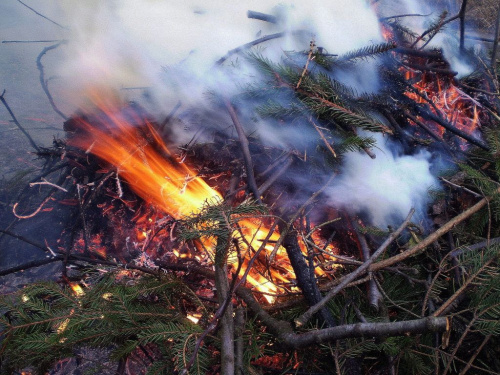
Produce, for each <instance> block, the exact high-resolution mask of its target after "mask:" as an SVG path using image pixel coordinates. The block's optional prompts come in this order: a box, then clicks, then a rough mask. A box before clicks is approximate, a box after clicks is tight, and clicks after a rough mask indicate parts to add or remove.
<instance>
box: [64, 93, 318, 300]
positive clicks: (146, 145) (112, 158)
mask: <svg viewBox="0 0 500 375" xmlns="http://www.w3.org/2000/svg"><path fill="white" fill-rule="evenodd" d="M93 99H94V102H95V103H96V105H97V107H98V109H99V112H100V111H102V113H103V118H104V120H103V121H97V122H101V123H102V124H101V125H96V124H94V123H92V124H91V123H90V122H88V121H85V120H83V119H79V120H78V126H77V131H79V133H78V134H76V135H75V136H74V137H72V138H71V139H70V141H69V142H70V144H72V145H75V146H77V147H79V148H81V149H84V150H87V152H91V153H93V154H95V155H97V156H98V157H100V158H102V159H103V160H105V161H107V162H108V163H110V164H112V165H114V166H115V167H116V168H117V174H118V175H119V176H120V178H122V179H124V180H126V181H127V182H128V184H129V185H130V187H131V189H132V190H133V191H134V192H135V193H136V194H137V195H138V196H140V197H142V198H143V199H144V200H145V201H147V202H148V203H150V204H152V205H154V206H156V207H158V208H160V209H162V210H163V211H164V212H165V213H168V214H169V215H171V216H172V217H174V218H177V219H179V218H181V217H183V216H186V215H190V214H193V213H197V212H199V211H200V208H201V207H202V206H203V205H204V203H205V202H206V201H207V200H212V199H214V198H215V199H222V197H221V195H220V194H219V193H218V192H217V191H216V190H214V189H212V188H211V187H210V186H209V185H208V184H207V183H206V182H205V181H204V180H203V179H201V178H200V177H198V176H197V175H196V173H195V172H194V171H193V170H191V169H190V168H189V167H188V166H187V165H186V164H183V162H182V161H181V160H179V159H178V158H176V156H175V155H174V154H173V153H171V152H170V151H169V149H168V148H167V146H166V145H165V143H164V142H163V140H162V139H161V137H160V135H159V134H158V132H157V131H156V130H155V128H154V125H153V124H152V123H151V122H150V121H148V120H146V119H144V118H140V116H139V115H138V114H137V113H135V112H134V113H133V114H130V113H128V114H127V115H128V116H129V117H128V118H126V116H124V115H123V114H121V113H120V110H119V109H118V108H119V107H117V106H116V104H115V103H113V100H112V99H111V100H107V99H106V98H102V97H100V96H93ZM134 124H140V125H137V126H135V125H134ZM99 126H100V127H99ZM144 127H146V128H144ZM147 220H148V221H151V218H148V219H147ZM144 222H145V220H144V221H143V224H144ZM240 227H241V233H242V235H243V237H244V241H243V242H244V243H248V244H249V245H250V246H251V247H252V248H253V249H257V248H259V247H260V245H261V241H262V239H263V238H265V237H266V236H267V234H268V232H269V229H268V228H263V227H261V226H259V225H258V224H256V223H254V222H253V221H252V220H242V221H240ZM235 235H236V236H238V233H235ZM136 237H137V239H138V240H139V241H147V238H148V232H147V231H145V230H144V229H143V226H142V225H140V226H138V227H137V228H136ZM278 239H279V234H278V233H276V232H275V233H273V235H272V236H271V237H270V241H269V243H268V244H267V246H266V248H265V250H266V251H267V252H268V254H270V253H271V252H272V251H273V248H274V246H273V245H272V244H274V243H276V242H277V240H278ZM204 244H205V245H207V247H212V245H211V244H210V243H209V242H208V241H207V243H205V241H204ZM244 247H245V249H243V250H244V252H247V253H249V252H248V251H246V250H248V249H246V247H247V246H244ZM302 247H303V248H304V246H302ZM212 248H213V247H212ZM174 253H175V254H176V256H177V257H183V256H187V255H186V254H179V252H178V251H177V250H174ZM231 258H233V262H231V259H230V261H229V263H230V264H231V266H232V268H233V269H235V268H236V264H234V262H235V260H234V258H236V257H231ZM248 258H249V256H247V258H246V259H244V260H243V269H246V267H248V265H249V259H248ZM256 263H259V261H258V262H256ZM276 263H277V265H278V266H279V271H278V270H277V269H272V270H271V275H272V279H273V280H274V282H271V281H270V280H268V279H267V278H266V277H265V276H264V272H262V273H260V272H258V271H257V270H256V269H255V270H254V269H252V270H250V272H249V274H248V276H247V281H248V282H249V283H250V284H252V285H253V286H254V287H255V289H256V290H258V291H260V292H262V293H263V295H264V298H266V299H267V300H268V302H270V303H271V302H273V301H274V298H275V297H274V295H276V294H277V293H278V287H277V286H276V284H275V282H276V281H281V282H284V283H289V282H290V279H291V278H293V277H294V276H295V275H294V273H293V269H292V267H291V265H290V263H289V260H288V257H287V256H286V255H285V249H284V248H282V247H280V248H279V250H278V253H277V256H276ZM260 264H261V265H262V264H266V260H265V256H263V259H261V260H260ZM254 268H255V267H254ZM260 268H261V269H266V268H267V267H260ZM317 270H318V274H324V273H323V272H322V270H320V269H319V268H317Z"/></svg>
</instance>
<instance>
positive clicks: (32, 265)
mask: <svg viewBox="0 0 500 375" xmlns="http://www.w3.org/2000/svg"><path fill="white" fill-rule="evenodd" d="M62 259H63V256H62V255H56V256H53V257H50V258H43V259H37V260H32V261H31V262H27V263H23V264H20V265H18V266H14V267H11V268H7V269H3V270H0V276H5V275H10V274H11V273H15V272H19V271H26V270H28V269H30V268H35V267H40V266H43V265H45V264H49V263H53V262H57V261H60V260H62Z"/></svg>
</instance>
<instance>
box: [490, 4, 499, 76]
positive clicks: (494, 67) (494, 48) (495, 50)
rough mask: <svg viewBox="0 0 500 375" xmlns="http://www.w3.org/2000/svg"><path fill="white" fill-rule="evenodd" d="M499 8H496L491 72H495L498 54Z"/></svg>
mask: <svg viewBox="0 0 500 375" xmlns="http://www.w3.org/2000/svg"><path fill="white" fill-rule="evenodd" d="M499 34H500V6H499V7H498V14H497V22H496V24H495V38H494V42H493V51H492V53H491V64H490V65H491V71H492V72H493V73H495V72H496V65H497V54H498V40H499V39H500V35H499ZM495 76H496V74H495Z"/></svg>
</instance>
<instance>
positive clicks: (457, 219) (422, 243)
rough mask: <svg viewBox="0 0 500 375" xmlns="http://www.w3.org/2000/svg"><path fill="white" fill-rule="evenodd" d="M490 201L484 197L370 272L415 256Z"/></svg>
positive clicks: (374, 265)
mask: <svg viewBox="0 0 500 375" xmlns="http://www.w3.org/2000/svg"><path fill="white" fill-rule="evenodd" d="M497 192H499V193H500V188H499V189H497ZM490 200H491V197H486V198H483V199H481V200H480V201H479V202H477V203H476V204H475V205H474V206H472V207H470V208H469V209H467V210H465V211H464V212H462V213H461V214H459V215H457V216H455V217H454V218H453V219H451V220H450V221H448V222H447V223H446V224H444V225H442V226H441V227H440V228H439V229H438V230H436V231H435V232H433V233H432V234H430V235H429V236H427V237H426V238H425V239H423V240H422V241H420V242H419V243H418V244H417V245H415V246H413V247H412V248H411V249H408V250H406V251H403V252H402V253H400V254H398V255H394V256H393V257H390V258H387V259H384V260H382V261H380V262H377V263H375V264H373V265H372V266H371V267H370V270H371V271H378V270H380V269H382V268H385V267H390V266H392V265H393V264H396V263H399V262H402V261H403V260H405V259H407V258H409V257H412V256H415V255H417V254H419V253H420V252H421V251H423V250H424V249H425V248H426V247H427V246H429V245H430V244H431V243H433V242H434V241H436V240H437V239H438V238H440V237H441V236H443V235H444V234H446V233H448V232H449V231H450V230H452V229H453V228H454V227H455V226H457V225H458V224H460V223H461V222H462V221H464V220H465V219H467V218H469V217H470V216H472V215H473V214H475V213H476V212H478V211H479V210H480V209H481V208H483V207H484V206H486V204H487V203H488V202H489V201H490Z"/></svg>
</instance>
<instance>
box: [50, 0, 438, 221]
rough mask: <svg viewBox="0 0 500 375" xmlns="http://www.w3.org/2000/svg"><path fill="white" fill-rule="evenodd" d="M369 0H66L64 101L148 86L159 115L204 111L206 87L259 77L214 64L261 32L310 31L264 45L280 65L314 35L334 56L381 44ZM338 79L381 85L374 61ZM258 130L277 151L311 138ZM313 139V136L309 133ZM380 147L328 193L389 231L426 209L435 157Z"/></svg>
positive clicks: (227, 88)
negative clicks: (252, 14) (252, 15)
mask: <svg viewBox="0 0 500 375" xmlns="http://www.w3.org/2000/svg"><path fill="white" fill-rule="evenodd" d="M368 3H369V2H367V1H365V0H336V1H330V2H325V1H324V0H309V1H307V2H305V1H297V2H295V4H292V3H290V2H280V3H278V2H276V3H275V4H273V3H271V2H269V1H265V0H251V1H245V2H231V1H226V0H224V1H222V0H221V1H206V0H205V1H200V0H188V1H184V2H181V1H173V0H168V1H160V0H115V1H109V2H102V1H99V0H87V1H84V2H82V1H80V2H77V1H69V2H67V1H61V2H60V7H61V9H62V10H63V13H64V14H65V18H66V20H67V22H66V24H69V26H70V30H71V31H70V35H69V36H68V39H69V42H68V45H67V46H66V48H65V51H66V52H67V54H66V56H67V57H66V59H63V60H62V61H61V69H60V71H59V72H60V74H62V76H63V78H64V79H65V82H66V86H67V90H68V91H69V92H68V95H67V96H68V97H71V98H74V99H75V100H76V101H77V102H76V103H75V104H79V103H78V101H81V100H82V99H81V98H82V97H83V96H84V95H85V89H86V88H88V87H89V86H91V87H92V86H96V85H97V86H106V87H112V88H115V89H120V88H121V87H127V86H141V87H142V86H147V87H149V91H150V93H152V97H153V98H154V103H156V105H157V107H158V108H159V111H158V112H161V111H165V112H167V113H168V111H169V110H170V109H171V108H173V107H174V106H175V104H176V103H177V102H178V101H179V100H180V101H182V103H183V106H184V107H188V106H190V105H194V106H196V107H197V108H203V107H204V106H205V105H206V103H207V101H206V94H205V93H206V92H207V90H212V91H216V92H219V93H221V92H222V93H224V94H225V95H228V96H230V95H231V93H233V92H234V91H235V90H237V89H238V85H241V84H242V83H244V82H245V81H252V80H255V79H257V78H258V77H257V76H256V74H255V72H254V71H253V70H252V69H251V68H249V67H248V66H246V65H245V64H243V63H242V60H241V58H238V57H237V56H236V57H234V59H233V61H232V62H229V63H226V64H225V65H226V67H228V68H230V69H229V70H230V71H231V69H232V70H236V71H237V73H238V75H237V77H238V78H235V76H232V75H225V73H224V74H222V73H221V72H220V71H219V70H217V69H213V67H214V63H215V62H216V61H217V60H218V59H219V58H220V57H222V56H224V55H225V54H226V53H227V52H228V51H229V50H231V49H233V48H236V47H238V46H240V45H243V44H245V43H248V42H250V41H252V40H255V39H256V38H257V37H259V36H262V35H266V34H271V33H275V32H281V31H284V30H304V29H305V30H308V32H309V34H308V35H307V36H306V37H304V38H302V39H297V38H291V37H290V38H284V39H280V40H275V41H273V42H270V43H269V42H268V43H266V44H264V45H262V46H260V47H259V48H261V49H260V51H262V52H263V53H265V54H267V55H268V56H269V57H271V58H273V59H279V58H280V57H281V56H282V54H283V51H286V50H296V51H297V50H307V49H308V46H309V41H310V40H311V38H314V40H315V42H316V44H317V45H318V46H321V47H323V48H324V49H325V51H327V52H328V53H333V54H343V53H345V52H348V51H352V50H355V49H358V48H361V47H365V46H368V45H371V44H377V43H381V42H383V41H384V39H383V38H382V36H381V33H380V27H379V23H378V18H377V15H376V13H375V11H374V9H373V8H372V7H370V6H369V5H368ZM407 4H409V2H407ZM411 4H413V5H414V4H415V3H414V2H412V3H411ZM399 9H401V7H400V8H399ZM248 10H255V11H259V12H263V13H269V14H273V15H276V16H279V17H281V16H283V15H284V17H283V18H281V21H280V22H278V23H277V24H276V25H273V24H270V23H266V22H263V21H258V20H253V19H248V18H247V11H248ZM420 10H421V9H408V11H420ZM234 67H236V68H234ZM351 73H352V72H351ZM337 78H340V79H342V80H343V81H344V82H346V83H348V84H350V85H354V86H357V89H358V91H359V92H362V91H372V90H374V89H375V88H376V87H377V74H376V65H375V64H372V65H370V63H367V65H365V66H363V68H362V69H358V71H357V73H356V74H352V75H351V76H349V77H337ZM207 107H208V106H207ZM158 112H157V113H158ZM254 126H256V129H247V131H249V132H251V131H254V130H257V131H258V132H259V135H260V136H261V137H263V138H269V139H271V143H273V144H275V145H280V146H283V147H287V145H288V143H289V142H293V141H294V139H300V140H301V141H303V142H307V139H306V138H308V137H307V134H306V133H305V132H304V131H303V129H300V128H299V127H297V128H296V129H297V133H296V134H291V133H289V134H276V132H271V130H272V129H271V128H270V127H268V126H266V125H265V124H263V123H256V124H255V125H254ZM173 133H178V131H173ZM180 138H182V137H180ZM310 138H311V139H316V138H315V134H314V132H312V131H311V133H310ZM267 142H268V143H269V141H267ZM378 143H379V145H378V147H379V149H377V150H374V151H375V153H376V154H377V158H376V159H375V160H372V159H370V158H369V157H368V156H367V155H364V154H361V153H351V154H348V155H347V156H346V157H345V164H344V167H343V172H342V176H340V177H339V179H338V180H337V181H336V182H335V183H334V185H333V187H332V188H331V189H330V190H329V195H330V198H331V203H332V204H334V205H337V206H342V207H345V208H347V209H348V210H350V211H352V212H361V211H365V212H368V214H369V215H370V217H371V220H372V222H373V224H375V225H379V226H384V225H386V224H388V223H392V222H394V221H397V220H400V219H401V217H403V216H404V215H406V214H407V213H408V211H409V209H410V208H411V207H412V206H415V207H424V206H425V203H426V201H427V189H428V188H429V186H431V185H433V184H434V183H435V179H434V178H433V177H432V175H431V173H430V172H429V166H430V165H429V161H428V155H426V154H424V153H421V154H418V155H414V156H400V155H395V154H393V153H391V151H390V150H389V148H388V143H385V144H384V141H383V139H379V142H378Z"/></svg>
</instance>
